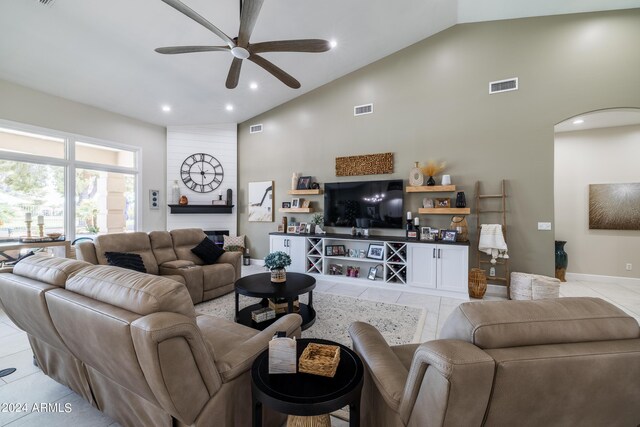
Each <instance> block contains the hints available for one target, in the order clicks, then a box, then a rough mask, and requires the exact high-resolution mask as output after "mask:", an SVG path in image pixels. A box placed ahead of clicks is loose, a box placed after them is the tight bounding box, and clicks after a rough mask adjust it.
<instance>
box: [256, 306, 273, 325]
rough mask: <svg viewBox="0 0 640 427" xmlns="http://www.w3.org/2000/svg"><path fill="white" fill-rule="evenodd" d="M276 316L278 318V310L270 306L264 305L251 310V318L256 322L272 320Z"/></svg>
mask: <svg viewBox="0 0 640 427" xmlns="http://www.w3.org/2000/svg"><path fill="white" fill-rule="evenodd" d="M275 318H276V312H275V311H274V310H273V309H271V308H269V307H263V308H261V309H259V310H255V311H252V312H251V319H252V320H253V321H254V322H256V323H260V322H264V321H266V320H271V319H275Z"/></svg>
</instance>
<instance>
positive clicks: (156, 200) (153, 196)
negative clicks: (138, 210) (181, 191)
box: [149, 190, 160, 210]
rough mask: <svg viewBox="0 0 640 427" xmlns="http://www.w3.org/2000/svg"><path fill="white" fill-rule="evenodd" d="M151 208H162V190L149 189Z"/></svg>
mask: <svg viewBox="0 0 640 427" xmlns="http://www.w3.org/2000/svg"><path fill="white" fill-rule="evenodd" d="M149 209H154V210H158V209H160V190H149Z"/></svg>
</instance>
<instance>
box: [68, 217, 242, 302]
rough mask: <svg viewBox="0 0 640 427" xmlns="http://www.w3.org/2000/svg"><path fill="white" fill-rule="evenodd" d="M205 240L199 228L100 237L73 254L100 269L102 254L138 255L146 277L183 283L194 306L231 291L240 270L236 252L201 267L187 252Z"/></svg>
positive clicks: (240, 255) (200, 262) (105, 261)
mask: <svg viewBox="0 0 640 427" xmlns="http://www.w3.org/2000/svg"><path fill="white" fill-rule="evenodd" d="M205 237H206V234H205V233H204V231H202V230H201V229H199V228H185V229H179V230H173V231H171V232H169V231H152V232H151V233H149V234H147V233H143V232H135V233H115V234H104V235H100V236H97V237H96V238H95V240H94V241H93V242H81V243H79V244H78V246H77V248H76V254H77V257H78V259H79V260H82V261H86V262H89V263H91V264H101V265H107V258H106V257H105V255H104V254H105V252H128V253H136V254H139V255H140V257H141V258H142V261H143V262H144V266H145V268H146V270H147V273H149V274H154V275H160V276H165V277H167V278H170V279H173V280H176V281H178V282H180V283H183V284H184V285H186V287H187V290H188V291H189V295H190V296H191V301H192V302H193V303H194V304H197V303H199V302H202V301H208V300H210V299H213V298H216V297H218V296H220V295H224V294H227V293H229V292H231V291H233V284H234V283H235V281H236V280H237V279H239V278H240V274H241V268H242V254H241V253H240V252H226V253H225V254H223V255H222V256H221V257H220V258H219V259H218V261H217V262H216V263H215V264H212V265H203V262H202V260H201V259H200V258H198V257H197V256H196V255H195V254H194V253H193V252H191V249H192V248H194V247H195V246H197V245H198V244H199V243H200V242H202V239H204V238H205Z"/></svg>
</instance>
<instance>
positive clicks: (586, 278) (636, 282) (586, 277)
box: [566, 273, 640, 286]
mask: <svg viewBox="0 0 640 427" xmlns="http://www.w3.org/2000/svg"><path fill="white" fill-rule="evenodd" d="M566 279H567V281H568V282H573V281H580V282H599V283H619V284H623V285H632V286H640V279H636V278H635V277H617V276H600V275H597V274H583V273H567V274H566Z"/></svg>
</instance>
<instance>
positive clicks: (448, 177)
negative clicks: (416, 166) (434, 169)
mask: <svg viewBox="0 0 640 427" xmlns="http://www.w3.org/2000/svg"><path fill="white" fill-rule="evenodd" d="M442 185H451V175H442Z"/></svg>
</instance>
